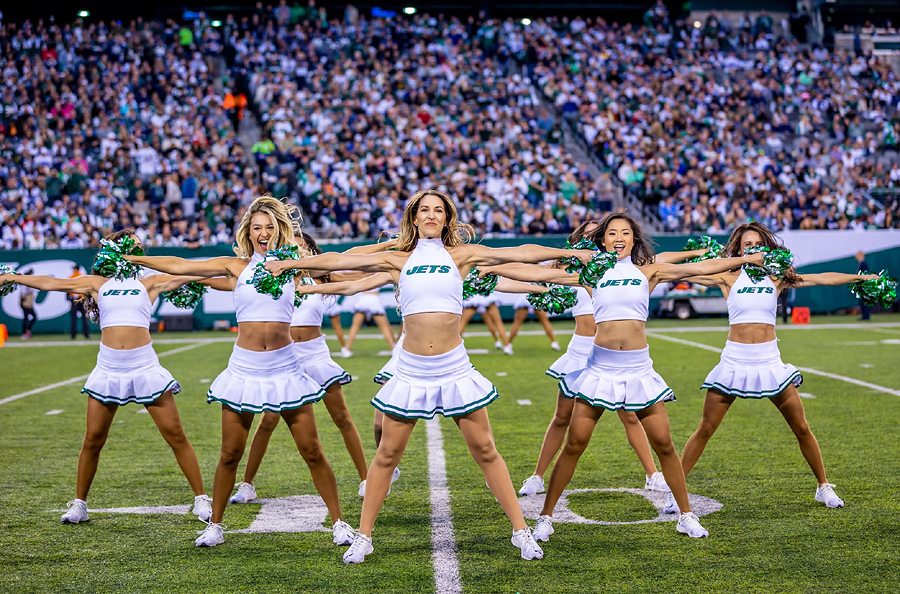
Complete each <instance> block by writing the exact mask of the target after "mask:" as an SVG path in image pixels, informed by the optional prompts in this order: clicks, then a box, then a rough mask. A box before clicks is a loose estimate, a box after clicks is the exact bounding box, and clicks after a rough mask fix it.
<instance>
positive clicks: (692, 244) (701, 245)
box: [681, 235, 725, 262]
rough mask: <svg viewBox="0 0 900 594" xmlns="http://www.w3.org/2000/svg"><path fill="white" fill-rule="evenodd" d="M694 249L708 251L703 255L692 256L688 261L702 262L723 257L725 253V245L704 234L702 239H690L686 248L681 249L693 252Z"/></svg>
mask: <svg viewBox="0 0 900 594" xmlns="http://www.w3.org/2000/svg"><path fill="white" fill-rule="evenodd" d="M694 250H707V252H706V253H705V254H704V255H702V256H697V257H696V258H691V259H690V260H687V262H702V261H703V260H712V259H713V258H721V257H722V255H723V254H724V253H725V246H724V245H722V244H721V243H719V242H718V241H716V240H715V239H713V238H712V237H710V236H709V235H704V236H702V237H701V238H700V239H693V238H691V239H688V241H687V243H686V244H685V245H684V249H682V250H681V251H683V252H692V251H694Z"/></svg>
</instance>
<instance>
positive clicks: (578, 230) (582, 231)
mask: <svg viewBox="0 0 900 594" xmlns="http://www.w3.org/2000/svg"><path fill="white" fill-rule="evenodd" d="M599 224H600V221H595V220H590V221H585V222H583V223H581V224H580V225H578V226H577V227H575V228H574V229H572V232H571V233H569V237H568V238H567V241H568V242H569V244H571V245H575V244H576V243H578V242H579V241H581V240H582V238H584V237H587V235H588V232H587V228H588V227H590V226H591V225H599Z"/></svg>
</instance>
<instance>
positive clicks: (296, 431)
mask: <svg viewBox="0 0 900 594" xmlns="http://www.w3.org/2000/svg"><path fill="white" fill-rule="evenodd" d="M281 418H283V419H284V422H285V423H287V426H288V429H290V431H291V435H293V436H294V441H296V442H297V443H298V444H301V443H310V442H313V441H318V439H319V429H318V427H317V426H316V417H315V414H314V413H313V405H312V404H304V405H303V406H301V407H300V408H292V409H290V410H284V411H281Z"/></svg>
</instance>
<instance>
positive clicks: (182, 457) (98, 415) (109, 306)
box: [0, 230, 212, 524]
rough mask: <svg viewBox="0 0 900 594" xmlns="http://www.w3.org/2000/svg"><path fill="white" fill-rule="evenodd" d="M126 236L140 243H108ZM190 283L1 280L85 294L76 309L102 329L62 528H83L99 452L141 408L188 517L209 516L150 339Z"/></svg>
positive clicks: (170, 381)
mask: <svg viewBox="0 0 900 594" xmlns="http://www.w3.org/2000/svg"><path fill="white" fill-rule="evenodd" d="M126 237H131V238H133V239H134V240H135V242H136V243H137V245H140V241H139V240H138V239H137V237H136V236H135V235H134V233H133V231H132V230H125V231H119V232H117V233H114V234H112V235H110V236H109V237H107V238H106V239H108V240H109V241H112V242H119V241H121V240H122V239H124V238H126ZM191 280H195V279H194V278H191V277H187V278H185V277H183V276H169V275H168V274H158V275H154V276H149V277H146V278H141V279H125V280H118V279H110V278H106V277H103V276H98V275H96V274H94V275H83V276H79V277H76V278H70V279H57V278H53V277H50V276H32V275H9V274H5V275H0V284H2V283H3V282H6V281H11V282H16V283H18V284H20V285H23V286H26V287H31V288H33V289H37V290H39V291H59V292H65V293H78V294H81V295H84V297H83V298H82V302H81V305H82V306H83V307H84V308H85V311H87V312H88V313H89V314H90V315H91V317H94V318H95V319H98V321H99V324H100V352H99V353H98V354H97V366H96V367H94V370H93V371H92V372H91V374H90V376H88V379H87V381H86V382H85V384H84V388H82V390H81V393H82V394H87V395H88V399H87V422H86V430H85V434H84V443H83V444H82V446H81V453H80V454H79V456H78V472H77V475H76V481H75V499H74V500H73V501H71V502H69V505H68V507H69V510H68V511H67V512H66V513H65V514H64V515H63V517H62V522H63V524H79V523H81V522H87V521H88V519H89V518H88V510H87V497H88V491H90V488H91V483H92V482H93V480H94V475H95V474H96V473H97V465H98V463H99V460H100V451H101V450H102V449H103V446H104V444H105V443H106V438H107V437H108V435H109V429H110V426H111V425H112V422H113V418H114V417H115V415H116V412H117V411H118V409H119V407H120V406H124V405H126V404H131V403H133V402H135V403H138V404H142V405H143V406H144V408H145V409H146V410H147V412H148V413H150V417H151V418H152V419H153V422H154V423H156V427H157V428H158V429H159V432H160V434H161V435H162V436H163V439H165V440H166V443H168V444H169V447H171V448H172V451H173V452H174V453H175V460H176V461H177V462H178V466H179V467H180V468H181V471H182V472H183V473H184V476H185V478H187V480H188V484H190V486H191V489H192V490H193V491H194V505H193V513H194V514H195V515H196V516H197V517H198V518H199V519H201V520H203V521H204V522H205V521H208V520H209V517H210V514H211V513H212V510H211V507H210V499H209V497H207V495H206V491H205V490H204V488H203V478H202V477H201V475H200V465H199V464H198V463H197V454H196V453H195V452H194V447H193V446H192V445H191V442H190V441H188V438H187V436H186V435H185V434H184V428H183V427H182V425H181V418H180V417H179V415H178V408H177V407H176V406H175V398H174V395H175V394H177V393H178V392H180V391H181V384H179V383H178V382H177V381H175V379H174V378H173V377H172V374H171V373H169V372H168V370H166V369H165V368H164V367H163V366H162V365H160V364H159V358H158V357H157V356H156V352H155V351H154V350H153V345H152V343H151V340H150V316H152V315H153V312H154V310H155V309H156V307H155V305H156V301H157V298H158V297H159V296H160V295H161V294H162V293H165V292H168V291H173V290H175V289H177V288H178V287H180V286H182V285H183V284H185V283H187V282H189V281H191Z"/></svg>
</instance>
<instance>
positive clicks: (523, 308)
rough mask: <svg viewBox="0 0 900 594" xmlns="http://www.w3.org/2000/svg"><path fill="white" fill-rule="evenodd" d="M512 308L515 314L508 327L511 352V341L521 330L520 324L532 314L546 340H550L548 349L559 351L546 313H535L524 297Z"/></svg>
mask: <svg viewBox="0 0 900 594" xmlns="http://www.w3.org/2000/svg"><path fill="white" fill-rule="evenodd" d="M513 308H515V313H514V314H513V322H512V326H510V327H509V348H510V350H512V343H513V341H514V340H515V339H516V336H518V334H519V328H521V327H522V324H524V323H525V320H526V319H528V314H534V315H535V317H536V318H537V319H538V322H540V323H541V326H542V327H543V328H544V333H546V334H547V338H549V339H550V348H551V349H553V350H554V351H558V350H560V348H561V347H560V346H559V342H557V340H556V334H554V333H553V325H552V324H551V323H550V316H548V315H547V312H545V311H535V310H534V307H532V306H531V304H530V303H528V301H527V300H526V299H525V296H524V295H523V296H521V297H519V299H517V300H516V302H515V303H514V304H513Z"/></svg>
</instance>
